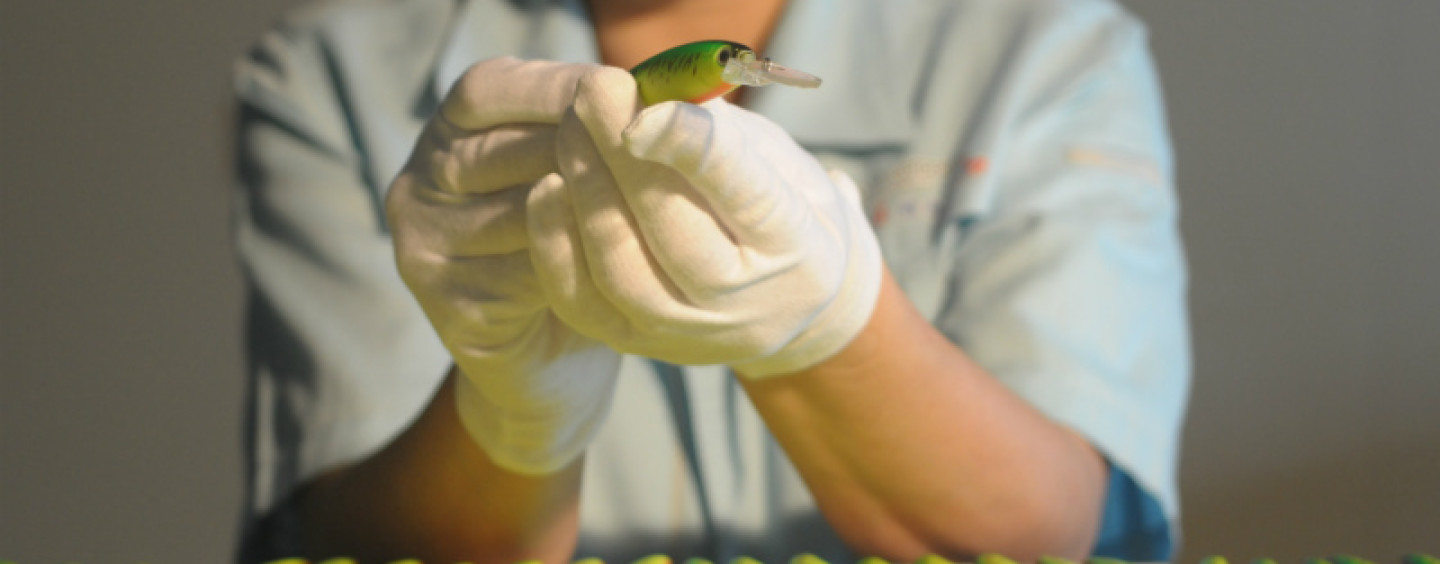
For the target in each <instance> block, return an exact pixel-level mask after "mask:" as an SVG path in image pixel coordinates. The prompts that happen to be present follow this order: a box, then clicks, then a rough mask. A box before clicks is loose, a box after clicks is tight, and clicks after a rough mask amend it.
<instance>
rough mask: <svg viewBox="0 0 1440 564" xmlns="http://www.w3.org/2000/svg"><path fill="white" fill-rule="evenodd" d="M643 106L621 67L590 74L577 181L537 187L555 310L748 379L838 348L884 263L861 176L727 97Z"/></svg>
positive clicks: (538, 235) (861, 313)
mask: <svg viewBox="0 0 1440 564" xmlns="http://www.w3.org/2000/svg"><path fill="white" fill-rule="evenodd" d="M639 110H640V104H639V102H638V98H637V95H636V93H635V86H634V81H633V80H632V79H631V78H630V76H629V75H628V74H626V73H624V72H623V71H619V70H618V69H604V70H602V71H600V72H597V73H595V74H591V75H588V76H586V77H584V78H583V79H581V81H580V86H579V88H578V90H577V93H576V99H575V107H574V111H573V112H570V113H568V114H566V116H565V117H564V119H562V120H561V123H560V127H559V132H558V135H559V138H558V139H557V142H556V158H557V159H558V160H559V166H560V174H561V176H563V177H564V182H555V183H546V184H542V185H540V186H537V187H536V189H535V190H534V191H533V192H531V194H530V200H529V204H528V205H529V212H528V215H529V228H530V237H531V249H532V258H533V259H534V262H535V265H536V270H537V274H538V275H539V281H540V284H541V285H542V287H543V288H544V290H545V296H546V299H547V301H549V302H550V304H551V307H552V308H553V309H554V311H555V313H556V314H558V315H559V316H560V317H561V318H562V319H564V320H565V322H566V323H568V324H570V325H571V326H573V327H575V328H576V329H577V330H578V331H580V332H582V333H585V334H586V335H589V336H591V337H594V338H596V339H601V340H604V341H605V342H606V343H608V344H609V345H611V346H612V347H614V348H615V349H617V350H620V351H622V352H626V353H633V354H638V355H643V356H647V357H651V358H656V359H660V360H664V361H667V362H673V363H677V364H728V365H730V366H731V367H732V368H734V369H735V370H736V371H737V372H739V373H740V374H742V375H744V376H748V377H763V376H769V375H774V374H783V373H789V372H794V371H797V370H800V369H803V368H807V367H810V366H812V365H814V364H817V363H819V362H820V361H823V360H825V359H827V358H829V357H830V356H832V355H834V354H835V353H837V352H839V350H840V349H841V348H843V347H844V346H845V345H846V344H848V343H849V342H850V340H851V339H852V338H854V336H855V335H856V334H857V333H859V331H860V329H861V328H863V326H864V325H865V323H866V322H867V321H868V320H869V317H870V313H871V312H872V310H873V309H874V307H875V301H876V297H877V296H878V295H879V288H880V279H881V274H882V271H881V269H882V268H883V266H882V262H881V258H880V251H879V245H878V243H877V242H876V239H875V235H874V232H873V231H872V230H871V228H870V225H869V222H868V221H867V220H866V218H865V214H864V212H863V209H862V207H861V204H860V195H859V193H858V190H857V189H856V187H855V184H854V183H853V182H852V181H851V180H850V178H849V177H847V176H846V175H845V174H843V173H839V172H835V173H827V172H826V171H825V170H824V169H823V168H822V167H821V165H820V164H819V163H818V162H817V161H816V160H815V158H814V157H812V156H811V155H810V154H809V153H806V152H805V151H804V150H803V149H801V148H800V147H799V146H798V145H797V144H796V143H795V142H794V140H792V139H791V138H790V136H789V135H787V134H786V133H785V131H784V130H782V129H781V128H780V127H779V126H777V125H775V124H774V123H772V122H770V121H769V120H767V119H765V118H763V117H761V116H759V115H756V114H753V113H751V112H748V111H746V110H743V109H741V108H737V107H735V106H732V105H730V104H728V103H726V102H725V101H723V100H715V101H711V102H708V103H706V104H705V105H703V106H695V105H692V104H686V103H676V102H669V103H663V104H658V105H656V106H653V107H649V108H645V109H644V110H643V111H639ZM637 111H639V114H638V115H636V112H637Z"/></svg>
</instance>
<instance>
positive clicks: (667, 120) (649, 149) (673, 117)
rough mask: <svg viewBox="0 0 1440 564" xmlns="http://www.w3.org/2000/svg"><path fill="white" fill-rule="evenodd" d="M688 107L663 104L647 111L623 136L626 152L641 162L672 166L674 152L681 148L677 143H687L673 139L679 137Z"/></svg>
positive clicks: (641, 113) (679, 103)
mask: <svg viewBox="0 0 1440 564" xmlns="http://www.w3.org/2000/svg"><path fill="white" fill-rule="evenodd" d="M687 105H688V104H684V103H682V102H662V103H659V104H656V105H654V106H650V107H648V108H645V110H643V111H641V112H640V115H639V116H637V117H636V118H635V120H634V121H632V122H630V125H629V126H627V127H626V128H625V131H624V132H623V133H622V134H621V137H622V138H623V139H624V142H625V150H627V151H629V152H630V154H631V155H632V156H634V157H635V158H637V159H644V160H647V161H654V162H658V163H662V164H672V161H673V160H674V153H675V152H676V150H677V149H678V148H679V147H677V143H676V141H683V138H681V139H678V140H672V139H671V138H672V137H676V136H678V134H679V133H680V130H681V129H682V128H681V127H679V124H678V122H679V121H681V119H682V116H683V112H685V109H686V106H687Z"/></svg>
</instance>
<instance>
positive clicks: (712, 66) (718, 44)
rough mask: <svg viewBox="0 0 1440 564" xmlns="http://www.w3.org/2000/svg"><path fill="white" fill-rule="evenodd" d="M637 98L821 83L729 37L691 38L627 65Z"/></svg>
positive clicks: (693, 99)
mask: <svg viewBox="0 0 1440 564" xmlns="http://www.w3.org/2000/svg"><path fill="white" fill-rule="evenodd" d="M630 74H631V75H634V77H635V84H636V85H638V86H639V88H640V99H641V100H642V101H644V102H645V105H647V106H650V105H654V104H659V103H660V102H667V101H671V100H675V101H680V102H690V103H692V104H699V103H701V102H704V101H706V100H709V99H712V98H715V97H717V96H724V95H726V94H729V93H730V91H731V90H734V89H736V88H739V87H740V86H765V85H767V84H775V83H779V84H785V85H788V86H798V87H800V88H815V87H818V86H820V79H819V78H818V77H815V76H813V75H810V74H806V73H803V72H800V71H798V70H795V69H792V68H787V67H784V66H781V65H779V64H776V63H775V62H774V61H771V60H770V59H768V58H760V57H759V56H757V55H756V54H755V50H754V49H751V48H749V47H746V46H745V45H742V44H740V43H735V42H734V41H719V40H711V41H696V42H694V43H686V44H684V45H680V46H678V47H672V48H670V49H667V50H665V51H663V52H661V53H660V54H658V55H655V56H654V57H650V58H649V59H645V62H642V63H640V64H638V65H635V68H633V69H630Z"/></svg>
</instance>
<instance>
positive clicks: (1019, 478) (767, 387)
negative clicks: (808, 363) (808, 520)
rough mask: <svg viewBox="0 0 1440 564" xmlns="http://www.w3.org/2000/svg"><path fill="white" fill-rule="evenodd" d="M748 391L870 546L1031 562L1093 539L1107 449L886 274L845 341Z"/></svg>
mask: <svg viewBox="0 0 1440 564" xmlns="http://www.w3.org/2000/svg"><path fill="white" fill-rule="evenodd" d="M746 389H747V391H748V392H749V395H750V397H751V399H752V401H753V402H754V403H755V405H756V407H757V409H758V410H759V411H760V413H761V415H762V416H763V417H764V418H765V421H766V423H767V424H768V425H769V427H770V429H771V431H772V432H773V433H774V434H775V436H776V437H777V439H778V440H779V441H780V443H781V445H782V446H783V447H784V448H785V450H786V452H787V453H788V455H789V456H790V458H791V460H792V461H793V462H794V463H795V465H796V467H797V468H798V469H799V471H800V473H801V475H802V476H803V477H804V478H805V480H806V483H807V484H808V486H809V487H810V489H811V491H812V493H813V494H814V495H815V498H816V501H817V503H818V504H819V506H820V509H821V511H822V512H823V513H824V514H825V516H826V518H827V520H829V521H830V523H831V524H832V526H834V527H835V528H836V530H837V531H838V532H839V533H840V535H841V536H842V537H843V538H844V539H845V540H846V542H847V543H849V544H851V546H852V547H854V548H855V549H857V550H859V551H862V552H866V553H871V554H876V555H880V556H887V557H891V558H892V559H894V558H901V559H910V558H915V557H917V556H920V555H924V554H927V553H940V554H951V555H956V556H966V555H974V554H976V553H979V552H986V551H994V552H1002V553H1005V554H1008V555H1012V556H1015V557H1019V558H1022V559H1028V558H1033V557H1034V556H1039V555H1042V554H1049V555H1056V556H1070V557H1081V556H1084V555H1085V554H1086V553H1087V552H1088V551H1089V550H1090V548H1091V544H1092V543H1093V539H1094V535H1095V531H1096V528H1097V527H1098V524H1099V518H1100V502H1101V498H1102V495H1103V491H1104V471H1105V469H1104V464H1103V461H1102V460H1101V458H1100V457H1099V456H1098V454H1096V452H1095V451H1094V450H1093V449H1092V448H1091V447H1090V446H1089V445H1088V443H1086V442H1085V441H1084V440H1083V439H1082V438H1080V437H1079V436H1078V435H1077V434H1075V433H1073V432H1071V431H1070V430H1068V429H1067V428H1065V427H1062V426H1060V425H1058V424H1055V423H1053V422H1052V421H1050V420H1049V419H1046V418H1045V417H1044V416H1043V415H1041V414H1040V413H1038V412H1037V411H1035V410H1034V409H1033V408H1031V407H1030V406H1029V405H1028V404H1027V403H1025V402H1024V400H1022V399H1021V398H1019V397H1018V396H1016V395H1014V394H1013V393H1011V392H1010V391H1009V390H1008V389H1006V388H1005V387H1004V386H1003V385H1001V384H1000V383H999V382H998V381H996V380H995V379H994V378H993V377H991V376H990V375H989V374H987V373H986V372H985V371H984V370H983V369H982V368H980V367H979V366H978V365H976V364H975V363H974V362H973V361H971V360H970V359H969V358H968V357H967V356H966V355H965V354H964V353H963V352H962V351H961V350H960V349H958V348H957V347H955V346H954V345H953V344H951V343H950V342H949V341H948V340H947V339H945V337H944V336H943V335H941V334H940V333H939V332H938V331H936V330H935V329H934V328H933V327H932V326H931V325H930V324H929V323H928V322H926V321H925V320H924V319H923V318H922V317H921V316H920V314H919V313H918V312H917V311H915V309H914V308H913V307H912V306H911V305H910V303H909V302H908V300H907V299H906V298H905V297H904V295H903V293H902V292H901V291H900V290H899V289H898V287H897V286H896V285H895V284H894V282H893V280H891V279H890V277H889V275H888V273H887V275H886V280H885V283H884V287H883V289H882V290H881V297H880V302H879V304H878V305H877V308H876V311H875V313H874V314H873V316H872V319H871V320H870V323H869V324H868V325H867V327H866V328H865V329H864V330H863V331H862V333H861V334H860V336H859V337H857V338H856V339H855V341H853V342H852V343H851V344H850V345H849V346H847V347H846V349H845V350H844V351H842V352H841V353H840V354H839V355H837V356H836V357H834V358H832V359H830V360H828V361H826V362H824V363H822V364H821V365H819V366H816V367H814V368H812V369H810V370H806V371H804V372H801V373H798V374H793V375H788V376H783V377H776V378H770V379H765V380H760V381H758V382H748V383H746Z"/></svg>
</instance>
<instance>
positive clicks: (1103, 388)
mask: <svg viewBox="0 0 1440 564" xmlns="http://www.w3.org/2000/svg"><path fill="white" fill-rule="evenodd" d="M1091 4H1094V3H1091ZM1070 15H1074V14H1070ZM1122 16H1123V14H1122ZM1065 21H1070V22H1074V24H1073V25H1074V26H1075V28H1076V29H1078V30H1082V31H1076V32H1074V33H1069V32H1064V31H1059V32H1055V33H1051V34H1048V35H1047V36H1046V38H1045V41H1032V42H1031V43H1029V44H1028V45H1029V47H1028V48H1027V49H1026V50H1024V52H1023V53H1020V54H1018V55H1016V56H1017V58H1020V59H1023V60H1020V61H1017V62H1016V64H1015V65H1014V66H1012V67H1011V68H1012V69H1013V70H1012V71H1011V72H1012V76H1011V77H1010V78H1009V80H1010V83H1009V84H1007V85H1006V87H1005V88H1003V89H999V90H998V91H999V92H1003V93H1004V94H1005V95H1007V96H1009V98H1007V99H1006V100H1003V101H997V102H996V103H995V107H996V108H1000V110H998V111H1003V112H1005V113H1006V115H1005V116H1004V117H1003V123H1002V125H1001V126H999V128H998V132H997V133H996V135H995V137H994V139H996V140H997V141H996V142H995V143H994V144H993V145H991V146H990V147H989V149H990V150H991V152H990V153H989V154H988V155H984V156H985V157H988V159H989V163H988V164H989V166H988V167H984V168H983V170H976V171H972V172H974V173H975V174H976V175H980V176H983V180H975V179H971V180H969V181H967V182H969V184H968V185H969V186H970V187H971V189H982V190H983V197H978V198H977V197H974V194H970V195H968V196H967V198H969V199H970V200H971V201H984V202H985V203H984V212H983V213H979V214H974V215H967V216H961V217H960V218H959V219H958V221H959V222H960V223H961V226H962V227H961V230H962V235H961V237H962V240H961V241H962V242H961V244H959V245H957V246H956V247H955V251H954V252H955V255H954V260H955V270H954V273H953V276H952V282H951V285H950V287H949V290H948V295H947V297H946V298H945V300H944V303H945V306H944V307H943V308H942V310H941V313H940V315H939V317H938V318H937V326H938V327H939V328H940V329H941V330H942V331H943V332H945V333H946V334H947V335H948V336H949V337H950V338H951V339H952V340H953V341H955V342H956V343H957V344H958V345H959V346H960V347H961V348H963V349H964V350H965V351H966V352H967V353H968V354H969V355H970V356H972V357H973V358H974V359H975V360H976V361H977V362H979V363H980V364H981V365H982V366H984V367H986V368H987V369H988V370H989V371H990V372H991V373H992V374H994V375H995V376H996V377H997V378H998V379H1000V380H1001V381H1003V382H1004V383H1005V384H1006V385H1007V386H1008V387H1009V388H1011V389H1012V390H1014V391H1015V392H1017V393H1018V394H1020V395H1021V396H1023V397H1024V398H1026V399H1027V400H1028V401H1030V402H1031V403H1032V404H1033V405H1035V406H1037V407H1038V408H1039V409H1040V410H1041V411H1042V412H1044V413H1045V414H1046V415H1048V416H1049V417H1051V418H1052V419H1054V420H1055V421H1057V422H1059V423H1062V424H1064V425H1067V426H1069V427H1071V428H1073V429H1075V430H1077V431H1078V432H1080V433H1081V434H1083V435H1084V436H1086V437H1087V438H1088V439H1089V440H1090V442H1091V443H1092V444H1093V445H1094V446H1095V447H1096V448H1097V449H1098V450H1099V451H1100V452H1101V453H1102V454H1103V455H1104V456H1105V457H1106V458H1107V460H1108V461H1109V462H1110V463H1111V467H1112V472H1119V473H1123V474H1124V475H1123V476H1119V478H1124V479H1118V480H1117V479H1112V481H1111V485H1110V496H1111V498H1112V499H1111V501H1112V503H1110V504H1109V505H1110V507H1108V508H1107V513H1111V514H1107V516H1106V520H1107V525H1106V526H1107V527H1113V526H1115V525H1116V523H1109V521H1113V520H1115V519H1121V518H1123V517H1124V516H1121V515H1116V514H1113V513H1112V512H1113V511H1116V509H1115V507H1120V506H1117V505H1116V504H1115V503H1113V501H1114V500H1115V497H1116V496H1117V495H1128V494H1126V493H1125V491H1124V490H1125V487H1127V484H1130V486H1128V487H1131V488H1132V489H1133V488H1134V485H1138V492H1143V495H1145V496H1149V497H1151V498H1153V500H1154V501H1152V502H1151V503H1152V505H1153V503H1154V502H1155V501H1158V506H1159V507H1160V508H1161V509H1162V510H1163V515H1164V516H1165V517H1166V518H1167V520H1168V529H1169V530H1168V531H1160V532H1161V533H1162V535H1161V536H1165V535H1167V534H1168V538H1159V539H1155V541H1154V542H1155V543H1156V546H1159V545H1162V544H1163V546H1164V548H1163V550H1164V551H1165V552H1167V553H1168V551H1169V547H1170V546H1173V543H1174V541H1175V540H1177V539H1176V537H1177V532H1176V531H1177V530H1178V529H1177V527H1176V525H1177V523H1178V515H1179V501H1178V493H1177V489H1176V485H1175V481H1174V480H1175V473H1176V461H1177V456H1178V445H1179V434H1180V427H1181V424H1182V419H1183V415H1184V409H1185V402H1186V396H1187V394H1188V389H1189V378H1190V357H1189V336H1188V330H1187V323H1188V322H1187V314H1186V308H1185V265H1184V259H1183V253H1182V248H1181V242H1180V237H1179V232H1178V225H1177V223H1178V218H1177V215H1178V214H1177V197H1176V192H1175V189H1174V186H1173V181H1172V172H1171V171H1172V165H1171V154H1170V144H1169V140H1168V132H1167V131H1166V127H1165V122H1164V115H1163V109H1162V102H1161V96H1160V90H1159V87H1158V81H1157V77H1156V74H1155V71H1154V68H1153V65H1152V62H1151V59H1150V56H1149V53H1148V49H1147V47H1146V42H1145V33H1144V28H1143V27H1142V26H1141V25H1140V24H1139V23H1138V22H1134V21H1133V20H1129V19H1127V18H1125V17H1114V14H1112V15H1111V16H1107V19H1106V21H1105V22H1104V23H1103V25H1092V24H1094V21H1093V19H1092V20H1091V21H1085V18H1084V17H1078V16H1077V17H1075V18H1070V19H1069V20H1062V21H1061V22H1059V23H1056V24H1055V26H1056V27H1062V28H1063V27H1064V26H1065V25H1068V24H1066V23H1065ZM972 162H974V161H973V159H972ZM976 187H980V188H976ZM1129 478H1133V483H1132V482H1130V481H1128V480H1129ZM1132 493H1134V492H1132ZM1123 505H1124V504H1121V506H1123ZM1139 505H1143V504H1139ZM1122 508H1123V507H1122ZM1136 518H1137V519H1138V518H1139V517H1136ZM1152 521H1153V519H1152ZM1142 528H1143V527H1142ZM1152 528H1153V527H1152ZM1103 544H1104V543H1102V545H1103ZM1167 556H1168V554H1165V555H1163V556H1161V558H1159V559H1163V558H1164V557H1167Z"/></svg>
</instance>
